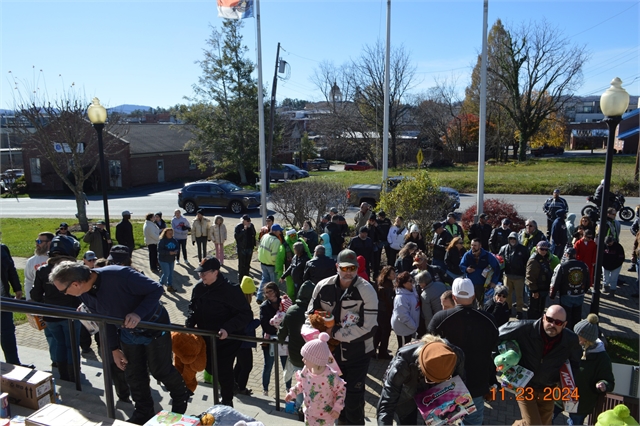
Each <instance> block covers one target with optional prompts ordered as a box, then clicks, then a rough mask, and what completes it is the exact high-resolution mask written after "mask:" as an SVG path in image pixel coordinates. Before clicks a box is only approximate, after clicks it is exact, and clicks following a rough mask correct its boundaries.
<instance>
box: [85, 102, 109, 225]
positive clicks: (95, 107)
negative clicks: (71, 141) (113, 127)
mask: <svg viewBox="0 0 640 426" xmlns="http://www.w3.org/2000/svg"><path fill="white" fill-rule="evenodd" d="M92 102H93V103H92V104H91V105H89V108H87V116H88V117H89V121H91V124H93V128H94V129H96V132H97V133H98V153H99V154H100V180H101V182H102V183H101V186H102V205H103V207H104V223H105V226H106V228H107V232H109V233H110V232H111V231H110V228H109V200H108V199H107V184H108V181H107V167H106V164H105V162H104V145H103V144H102V129H104V123H105V122H106V121H107V110H106V109H105V108H104V107H103V106H102V105H100V99H98V98H93V101H92Z"/></svg>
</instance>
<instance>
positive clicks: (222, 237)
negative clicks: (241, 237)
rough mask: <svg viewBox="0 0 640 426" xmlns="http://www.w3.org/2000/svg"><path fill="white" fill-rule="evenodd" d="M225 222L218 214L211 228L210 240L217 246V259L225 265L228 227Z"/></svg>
mask: <svg viewBox="0 0 640 426" xmlns="http://www.w3.org/2000/svg"><path fill="white" fill-rule="evenodd" d="M223 222H224V218H223V217H222V216H220V215H216V216H215V217H214V218H213V225H211V228H209V240H211V241H213V244H214V245H215V246H216V259H218V260H219V261H220V265H224V242H225V241H227V227H226V226H225V224H224V223H223Z"/></svg>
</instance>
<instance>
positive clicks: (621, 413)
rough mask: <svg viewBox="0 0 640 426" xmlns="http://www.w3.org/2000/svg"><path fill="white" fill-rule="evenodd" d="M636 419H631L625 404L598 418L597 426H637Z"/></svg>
mask: <svg viewBox="0 0 640 426" xmlns="http://www.w3.org/2000/svg"><path fill="white" fill-rule="evenodd" d="M637 424H638V422H637V421H636V419H634V418H633V417H631V414H630V411H629V408H627V406H626V405H624V404H619V405H616V406H615V407H613V409H612V410H607V411H605V412H604V413H601V414H600V415H599V416H598V421H597V423H596V426H626V425H630V426H631V425H637Z"/></svg>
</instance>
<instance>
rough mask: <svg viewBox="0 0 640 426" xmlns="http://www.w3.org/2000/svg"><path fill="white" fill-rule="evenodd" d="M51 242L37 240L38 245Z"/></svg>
mask: <svg viewBox="0 0 640 426" xmlns="http://www.w3.org/2000/svg"><path fill="white" fill-rule="evenodd" d="M48 242H49V240H41V239H37V240H36V244H42V243H48Z"/></svg>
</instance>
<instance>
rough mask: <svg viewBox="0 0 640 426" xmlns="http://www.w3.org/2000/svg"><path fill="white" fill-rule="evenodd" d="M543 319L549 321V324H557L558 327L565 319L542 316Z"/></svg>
mask: <svg viewBox="0 0 640 426" xmlns="http://www.w3.org/2000/svg"><path fill="white" fill-rule="evenodd" d="M544 319H545V320H546V321H547V322H548V323H549V324H553V325H557V326H558V327H560V326H561V325H562V324H564V323H565V322H566V321H560V320H559V319H555V318H551V317H548V316H546V315H545V316H544Z"/></svg>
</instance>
